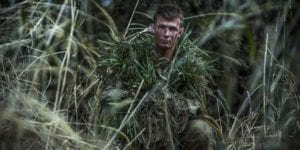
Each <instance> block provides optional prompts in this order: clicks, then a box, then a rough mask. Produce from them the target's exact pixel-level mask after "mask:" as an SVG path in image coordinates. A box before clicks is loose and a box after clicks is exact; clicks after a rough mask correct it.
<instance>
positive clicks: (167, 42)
mask: <svg viewBox="0 0 300 150" xmlns="http://www.w3.org/2000/svg"><path fill="white" fill-rule="evenodd" d="M161 43H162V44H170V43H171V41H168V40H161Z"/></svg>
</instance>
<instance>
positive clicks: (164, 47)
mask: <svg viewBox="0 0 300 150" xmlns="http://www.w3.org/2000/svg"><path fill="white" fill-rule="evenodd" d="M159 47H160V48H161V49H170V48H171V45H170V44H160V45H159Z"/></svg>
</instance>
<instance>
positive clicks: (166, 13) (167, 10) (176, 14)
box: [153, 4, 183, 25]
mask: <svg viewBox="0 0 300 150" xmlns="http://www.w3.org/2000/svg"><path fill="white" fill-rule="evenodd" d="M159 17H162V18H164V19H166V20H168V21H171V20H173V19H175V18H179V19H180V22H181V25H182V24H183V12H182V9H181V8H180V7H179V6H177V5H174V4H162V5H160V6H159V7H158V8H157V10H156V12H155V14H154V18H153V19H154V23H156V21H157V19H158V18H159Z"/></svg>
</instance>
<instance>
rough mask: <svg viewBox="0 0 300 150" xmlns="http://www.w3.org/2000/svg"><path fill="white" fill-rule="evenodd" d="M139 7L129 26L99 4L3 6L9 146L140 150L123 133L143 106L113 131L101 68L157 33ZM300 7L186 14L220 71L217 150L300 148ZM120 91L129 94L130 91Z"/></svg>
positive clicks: (214, 77) (3, 128)
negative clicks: (109, 54)
mask: <svg viewBox="0 0 300 150" xmlns="http://www.w3.org/2000/svg"><path fill="white" fill-rule="evenodd" d="M195 2H197V0H196V1H195ZM139 3H142V1H141V2H140V1H137V3H136V5H135V6H132V7H133V11H132V12H130V14H132V15H131V17H130V19H129V21H128V24H126V25H125V26H124V25H119V24H116V23H115V19H114V18H113V17H112V16H111V15H110V14H109V13H108V12H107V11H106V9H105V8H103V7H102V6H101V5H100V4H98V3H96V2H95V1H76V0H65V1H63V2H60V3H54V2H52V3H50V2H46V1H33V0H25V1H22V2H19V3H16V4H15V5H13V6H1V8H0V70H1V71H0V90H1V91H0V93H1V94H0V149H106V148H112V147H113V148H116V147H117V146H116V145H117V144H118V141H117V140H116V136H118V137H121V138H122V139H124V141H126V144H125V145H123V148H125V149H132V147H131V144H132V143H135V142H138V140H137V138H138V136H139V135H134V136H132V135H128V134H127V133H125V132H123V130H122V129H123V127H124V126H125V125H126V124H128V123H130V121H132V120H133V119H132V115H133V114H134V113H135V110H137V109H138V108H132V107H129V109H131V110H130V111H128V114H127V115H126V116H125V117H124V118H120V119H121V121H122V124H120V125H119V126H118V127H117V128H116V127H111V126H108V125H107V124H105V121H103V114H101V113H102V112H103V111H102V110H103V107H104V106H103V102H102V101H103V99H102V97H103V90H104V89H105V88H107V85H106V84H104V83H106V82H107V80H109V79H106V78H101V77H100V76H99V74H101V72H103V71H105V70H100V69H99V62H101V60H103V51H104V50H107V49H118V48H120V47H122V46H123V47H126V45H130V44H132V41H134V40H135V38H136V37H137V36H139V35H140V34H148V32H147V31H148V24H143V23H141V22H140V21H139V20H138V19H136V18H135V17H136V16H139V15H140V16H143V17H142V18H144V19H145V18H146V20H148V21H149V20H150V21H151V17H150V16H149V14H147V12H139V11H136V9H135V8H138V7H139ZM229 4H230V3H229ZM229 4H228V5H229ZM228 7H229V6H228ZM298 8H299V3H297V2H296V1H293V0H289V1H286V2H285V1H284V2H283V1H274V2H271V1H268V2H266V3H263V4H262V5H258V3H256V2H254V1H251V2H245V3H241V4H239V5H238V4H237V5H233V4H232V10H228V11H226V10H216V11H215V12H211V13H203V14H200V15H193V16H186V18H185V24H186V31H187V32H186V33H185V38H186V39H189V40H190V41H191V42H192V43H193V44H195V45H197V47H199V48H200V49H202V50H203V52H204V53H205V54H207V55H208V57H209V58H210V61H211V64H213V66H214V67H215V68H214V71H212V72H208V73H209V74H211V75H210V77H211V78H210V80H209V82H211V83H210V86H211V87H210V91H209V92H207V93H206V94H207V95H208V99H207V100H209V102H207V105H204V106H203V105H202V106H201V107H202V109H205V110H207V111H206V114H205V115H206V118H208V119H209V120H211V122H213V123H215V127H216V130H217V132H218V135H219V142H218V143H219V144H218V146H217V147H218V149H270V150H271V149H300V145H299V142H298V141H300V126H299V121H300V104H299V102H300V100H299V92H298V89H299V88H298V87H299V71H298V70H299V69H298V68H299V66H298V64H297V62H299V60H298V57H297V56H300V52H299V50H298V49H299V40H300V38H299V35H300V34H299V31H298V29H297V27H296V26H297V24H298V23H299V20H300V19H299V18H300V16H299V13H300V11H299V9H298ZM91 10H93V11H91ZM102 62H103V61H102ZM112 62H114V61H112ZM103 63H104V62H103ZM115 63H116V65H118V64H117V63H120V62H115ZM100 65H101V64H100ZM195 76H196V75H195ZM143 81H144V80H143ZM143 81H142V82H141V84H140V85H139V86H142V85H143ZM128 91H129V89H128ZM113 92H114V93H111V94H113V96H116V97H122V95H123V94H124V92H126V91H122V90H118V89H115V90H114V91H113ZM135 92H136V93H137V95H138V93H139V90H137V91H135ZM142 100H143V99H142V98H141V99H139V98H137V97H135V99H133V101H138V102H139V101H142ZM202 104H203V103H202ZM120 105H121V106H119V105H118V106H119V107H123V105H130V100H128V99H124V101H123V103H121V104H120ZM118 106H116V107H118ZM138 106H139V105H137V107H138ZM116 109H118V108H116ZM111 118H113V116H112V117H111ZM111 118H108V119H111ZM103 129H105V130H107V131H110V132H111V133H112V134H104V133H102V132H101V131H102V130H103ZM141 132H142V131H141ZM132 137H134V138H132ZM116 149H117V148H116Z"/></svg>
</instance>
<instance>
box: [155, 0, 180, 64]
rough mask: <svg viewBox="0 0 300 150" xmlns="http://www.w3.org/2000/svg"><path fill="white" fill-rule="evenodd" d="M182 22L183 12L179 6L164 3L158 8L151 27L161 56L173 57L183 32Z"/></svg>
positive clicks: (157, 50)
mask: <svg viewBox="0 0 300 150" xmlns="http://www.w3.org/2000/svg"><path fill="white" fill-rule="evenodd" d="M182 23H183V13H182V10H181V9H180V8H179V7H177V6H174V5H163V6H160V8H158V10H157V12H156V14H155V16H154V24H152V25H151V28H152V31H153V32H154V40H155V41H154V42H155V50H156V52H157V53H159V54H160V55H161V57H166V58H167V59H171V58H172V57H173V55H174V52H175V46H176V43H177V40H178V38H180V37H181V35H182V34H183V30H184V28H183V27H182Z"/></svg>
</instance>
